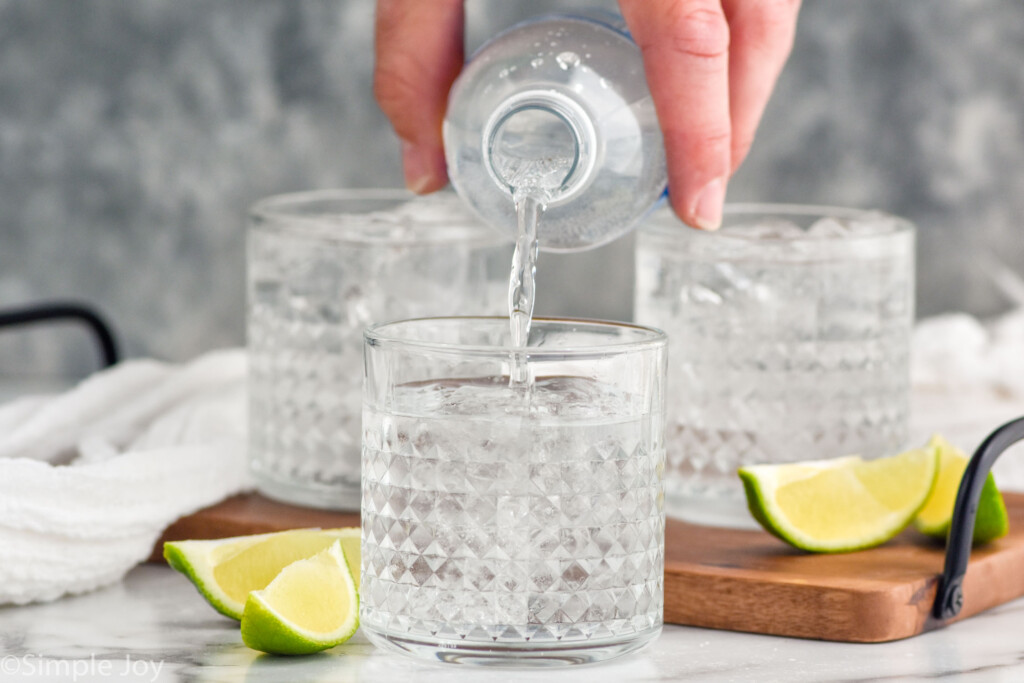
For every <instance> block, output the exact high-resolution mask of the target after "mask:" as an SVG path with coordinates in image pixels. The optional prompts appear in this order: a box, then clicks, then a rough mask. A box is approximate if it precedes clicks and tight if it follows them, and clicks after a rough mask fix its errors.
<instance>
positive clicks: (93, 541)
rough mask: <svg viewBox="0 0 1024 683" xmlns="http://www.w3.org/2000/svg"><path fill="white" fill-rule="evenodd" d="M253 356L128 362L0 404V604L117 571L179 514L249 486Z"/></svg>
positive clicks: (48, 595) (77, 587)
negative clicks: (59, 390)
mask: <svg viewBox="0 0 1024 683" xmlns="http://www.w3.org/2000/svg"><path fill="white" fill-rule="evenodd" d="M245 376H246V358H245V352H244V351H243V350H241V349H234V350H226V351H217V352H213V353H209V354H207V355H205V356H202V357H200V358H198V359H196V360H195V361H193V362H191V363H188V364H186V365H181V366H175V365H169V364H165V363H159V362H156V361H150V360H135V361H126V362H123V363H121V364H119V365H117V366H115V367H113V368H111V369H108V370H105V371H103V372H99V373H97V374H95V375H93V376H92V377H90V378H89V379H87V380H86V381H84V382H82V383H81V384H79V385H78V386H77V387H75V388H74V389H72V390H70V391H68V392H67V393H64V394H61V395H59V396H52V397H51V396H33V397H27V398H21V399H17V400H14V401H12V402H10V403H8V404H6V405H3V406H0V605H2V604H9V603H14V604H23V603H27V602H34V601H42V600H53V599H55V598H58V597H60V596H62V595H65V594H68V593H80V592H83V591H88V590H92V589H94V588H97V587H99V586H103V585H107V584H110V583H113V582H115V581H118V580H120V579H121V577H123V576H124V574H125V573H127V572H128V570H129V569H131V568H132V567H133V566H135V565H136V564H138V563H139V562H141V561H143V560H145V559H146V558H147V557H148V556H149V553H150V551H151V550H152V548H153V544H154V543H155V542H156V540H157V539H158V538H159V537H160V534H161V532H162V531H163V530H164V529H165V528H166V527H167V526H168V525H169V524H170V523H171V522H173V521H174V520H176V519H178V518H179V517H181V516H183V515H187V514H189V513H192V512H195V511H196V510H199V509H201V508H203V507H206V506H208V505H211V504H213V503H215V502H217V501H219V500H222V499H224V498H226V497H227V496H230V495H232V494H234V493H237V492H239V491H241V490H243V489H245V488H247V487H248V486H249V483H248V475H247V465H246V441H245V439H246V411H245V406H246V401H245Z"/></svg>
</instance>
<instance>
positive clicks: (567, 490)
mask: <svg viewBox="0 0 1024 683" xmlns="http://www.w3.org/2000/svg"><path fill="white" fill-rule="evenodd" d="M508 327H509V321H508V318H507V317H497V318H437V319H421V320H407V321H401V322H394V323H388V324H384V325H377V326H374V327H371V328H370V329H369V330H368V331H367V332H366V381H365V396H364V407H363V411H364V412H363V505H362V525H363V539H362V542H363V546H362V585H361V588H360V622H361V625H362V628H363V632H364V633H365V634H366V636H367V637H368V638H369V639H370V640H371V641H373V642H374V643H375V644H377V645H379V646H381V647H383V648H385V649H389V650H393V651H399V652H404V653H409V654H412V655H416V656H420V657H426V658H431V659H434V660H440V661H445V662H456V663H464V664H493V665H502V666H537V665H542V666H546V665H555V664H575V663H587V662H595V661H600V660H603V659H608V658H611V657H614V656H617V655H620V654H623V653H626V652H630V651H632V650H636V649H638V648H640V647H641V646H643V645H644V644H645V643H647V642H649V641H650V640H652V639H653V638H654V637H656V636H657V634H658V633H659V632H660V631H661V623H662V601H663V578H662V577H663V572H664V567H663V565H664V513H663V510H662V500H661V494H662V489H661V474H662V469H663V462H664V461H663V458H664V450H663V443H662V431H663V418H664V411H663V395H664V394H663V385H664V374H665V353H666V340H665V335H664V334H663V333H661V332H659V331H657V330H653V329H649V328H643V327H636V326H632V325H626V324H618V323H598V322H585V321H569V320H547V319H537V320H535V321H534V323H533V332H532V334H531V339H530V344H529V346H528V347H527V351H526V355H527V369H528V375H529V378H528V380H527V381H526V382H525V383H519V384H513V385H510V383H509V377H510V370H511V365H512V364H513V363H518V362H522V349H519V350H518V351H516V350H514V349H513V348H512V347H511V346H510V345H509V341H508V340H509V330H508Z"/></svg>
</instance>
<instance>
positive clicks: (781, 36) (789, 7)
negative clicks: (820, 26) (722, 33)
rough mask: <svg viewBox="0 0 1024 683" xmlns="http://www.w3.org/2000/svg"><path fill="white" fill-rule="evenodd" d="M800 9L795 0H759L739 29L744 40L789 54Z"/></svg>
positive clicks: (753, 4) (748, 12)
mask: <svg viewBox="0 0 1024 683" xmlns="http://www.w3.org/2000/svg"><path fill="white" fill-rule="evenodd" d="M798 7H799V2H795V1H794V0H759V1H758V2H754V3H751V4H750V5H749V7H748V8H746V16H745V17H744V18H743V21H742V22H740V28H739V29H738V30H739V31H740V32H741V33H742V39H743V40H744V41H747V42H750V43H753V44H756V45H760V46H763V47H765V46H771V47H772V48H773V49H775V50H777V51H780V52H782V51H784V52H786V53H788V52H789V49H790V48H791V46H792V44H793V35H794V33H795V29H796V12H797V9H798Z"/></svg>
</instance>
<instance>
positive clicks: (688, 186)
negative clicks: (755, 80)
mask: <svg viewBox="0 0 1024 683" xmlns="http://www.w3.org/2000/svg"><path fill="white" fill-rule="evenodd" d="M757 1H758V0H754V2H757ZM619 6H620V7H621V9H622V14H623V17H624V18H625V19H626V23H627V24H628V25H629V29H630V32H631V33H632V34H633V38H634V39H635V40H636V42H637V44H638V45H639V46H640V49H641V50H642V51H643V56H644V71H645V73H646V74H647V82H648V84H649V85H650V88H651V96H652V98H653V100H654V106H655V109H656V110H657V113H658V120H659V122H660V124H661V130H662V134H663V136H664V139H665V156H666V161H667V163H668V182H669V198H670V199H671V201H672V207H673V208H674V209H675V211H676V213H677V214H678V215H679V217H680V218H682V219H683V221H685V222H686V223H688V224H689V225H692V226H694V227H697V228H702V229H705V230H714V229H715V228H717V227H718V226H719V225H720V224H721V222H722V203H723V202H724V200H725V187H726V184H727V183H728V180H729V175H730V171H731V169H732V165H731V151H730V148H731V122H730V117H729V26H728V24H727V23H726V18H725V14H724V12H723V9H722V6H721V2H720V0H619Z"/></svg>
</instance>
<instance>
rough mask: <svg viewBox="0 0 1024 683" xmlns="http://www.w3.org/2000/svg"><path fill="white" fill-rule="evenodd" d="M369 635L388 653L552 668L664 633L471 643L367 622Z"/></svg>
mask: <svg viewBox="0 0 1024 683" xmlns="http://www.w3.org/2000/svg"><path fill="white" fill-rule="evenodd" d="M362 630H363V634H364V635H365V636H366V638H367V639H368V640H369V641H370V642H371V643H373V644H374V645H376V646H377V647H379V648H381V649H382V650H386V651H387V652H397V653H400V654H404V655H408V656H412V657H416V658H419V659H428V660H431V661H434V662H443V663H446V664H465V665H469V666H491V667H499V668H515V669H523V668H551V667H560V666H571V665H577V666H578V665H581V664H595V663H597V662H604V661H607V660H609V659H614V658H616V657H621V656H622V655H625V654H629V653H630V652H636V651H637V650H640V649H641V648H643V647H645V646H646V645H648V644H650V643H651V642H652V641H654V639H656V638H657V637H658V636H659V635H660V634H661V626H660V625H659V626H658V627H657V628H653V629H651V630H649V631H645V632H643V633H638V634H634V635H631V636H629V638H628V639H616V640H603V641H583V642H575V643H559V642H554V643H497V642H496V643H490V644H488V643H468V642H466V641H460V640H431V639H428V638H416V637H412V636H400V635H395V634H388V633H384V632H382V631H376V630H374V629H373V627H370V626H367V625H366V624H363V626H362Z"/></svg>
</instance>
